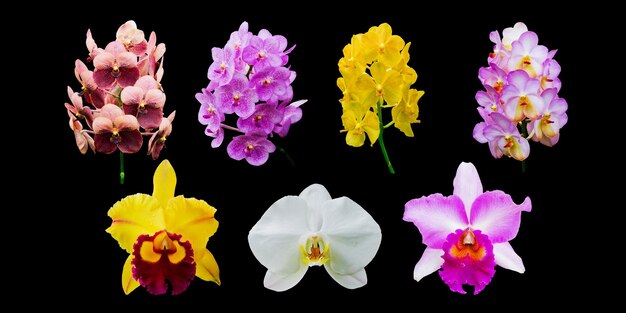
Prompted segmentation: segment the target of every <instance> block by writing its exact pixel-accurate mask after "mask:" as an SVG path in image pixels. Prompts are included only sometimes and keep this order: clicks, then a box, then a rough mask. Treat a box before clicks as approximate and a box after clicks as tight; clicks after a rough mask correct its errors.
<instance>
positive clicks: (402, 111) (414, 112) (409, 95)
mask: <svg viewBox="0 0 626 313" xmlns="http://www.w3.org/2000/svg"><path fill="white" fill-rule="evenodd" d="M423 95H424V91H423V90H419V91H418V90H415V89H409V90H407V91H406V92H405V94H404V97H403V98H402V101H400V103H398V105H397V106H395V107H393V108H392V109H391V118H392V120H393V122H394V125H395V126H396V128H397V129H399V130H400V131H402V132H403V133H404V134H405V135H406V136H407V137H413V129H412V128H411V124H413V123H419V120H418V119H417V117H418V115H419V107H418V106H417V102H418V101H419V99H420V98H421V97H422V96H423Z"/></svg>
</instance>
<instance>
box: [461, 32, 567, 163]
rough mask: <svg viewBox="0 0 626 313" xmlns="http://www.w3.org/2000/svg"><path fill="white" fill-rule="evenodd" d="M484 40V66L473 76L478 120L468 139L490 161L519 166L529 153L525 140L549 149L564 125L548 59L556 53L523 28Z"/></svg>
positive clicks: (554, 67) (556, 69)
mask: <svg viewBox="0 0 626 313" xmlns="http://www.w3.org/2000/svg"><path fill="white" fill-rule="evenodd" d="M489 38H490V39H491V41H492V42H493V43H494V48H493V52H491V53H490V54H489V57H488V58H487V61H488V62H489V67H483V68H481V69H479V71H478V78H479V79H480V81H481V83H482V84H483V86H484V87H485V89H486V91H478V93H476V101H477V102H478V104H479V105H480V107H478V113H479V114H480V116H481V117H482V118H483V121H482V122H479V123H478V124H477V125H476V127H475V128H474V132H473V136H474V139H476V141H478V142H480V143H488V145H489V150H490V151H491V154H492V155H493V156H494V157H495V158H500V157H502V156H503V155H506V156H508V157H512V158H514V159H516V160H519V161H524V160H525V159H526V158H527V157H528V155H529V154H530V146H529V145H528V139H531V138H532V139H533V141H537V142H540V143H542V144H544V145H546V146H550V147H551V146H553V145H554V144H556V143H557V142H558V140H559V137H560V129H561V128H562V127H563V126H564V125H565V123H567V114H566V113H565V112H566V111H567V102H566V101H565V100H564V99H562V98H559V96H558V91H559V90H560V89H561V81H560V80H559V78H558V75H559V74H560V73H561V66H560V65H559V63H558V62H557V61H556V60H555V59H554V56H555V54H556V50H552V51H550V50H548V48H546V47H544V46H542V45H539V39H538V36H537V34H536V33H534V32H531V31H528V28H527V27H526V25H524V23H517V24H515V26H513V27H510V28H506V29H505V30H504V31H503V37H502V38H500V35H499V33H498V32H497V31H494V32H491V34H489ZM552 103H554V104H552ZM553 111H554V112H553ZM496 114H498V117H494V116H493V115H496ZM503 118H504V119H506V120H508V122H507V121H505V120H503Z"/></svg>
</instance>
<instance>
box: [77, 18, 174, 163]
mask: <svg viewBox="0 0 626 313" xmlns="http://www.w3.org/2000/svg"><path fill="white" fill-rule="evenodd" d="M156 40H157V39H156V34H155V33H154V32H152V33H151V34H150V38H149V40H146V39H145V37H144V33H143V31H141V30H139V29H137V24H135V22H134V21H128V22H126V23H124V24H123V25H122V26H120V27H119V29H118V30H117V34H116V40H114V41H112V42H110V43H109V44H107V45H106V47H105V48H104V49H102V48H99V47H98V45H97V44H96V42H95V41H94V39H93V37H92V36H91V31H90V30H87V40H86V45H87V50H88V52H89V55H88V57H87V64H89V63H93V66H94V70H93V71H91V70H90V69H89V68H87V65H85V63H83V61H81V60H76V62H75V68H74V74H75V76H76V79H77V80H78V82H79V83H80V85H81V87H80V91H79V92H74V90H72V88H71V87H69V86H68V87H67V90H68V96H69V98H70V102H71V104H70V103H65V107H66V109H67V114H68V115H69V118H70V123H69V124H70V128H71V129H72V131H73V132H74V137H75V139H76V145H77V146H78V149H79V151H80V152H81V153H82V154H85V153H87V151H88V150H89V149H91V150H92V151H93V152H94V153H95V152H96V151H97V152H100V153H105V154H110V153H113V152H115V151H116V150H118V149H119V151H120V152H122V153H135V152H138V151H139V150H140V149H141V146H142V145H143V137H144V136H146V137H149V138H150V139H149V141H148V154H150V155H152V158H153V159H155V160H156V159H157V158H158V157H159V154H160V153H161V150H162V149H163V147H164V145H165V139H166V138H167V137H168V136H169V135H170V134H171V132H172V121H173V120H174V115H175V112H172V113H171V114H170V115H169V117H164V116H163V106H164V105H165V93H164V92H163V87H162V86H161V79H162V78H163V55H164V54H165V44H163V43H161V44H157V42H156ZM83 102H85V103H86V104H88V105H85V104H84V103H83ZM90 105H91V106H90ZM83 122H84V123H85V125H86V126H87V127H88V128H90V129H84V125H83ZM92 136H93V137H92Z"/></svg>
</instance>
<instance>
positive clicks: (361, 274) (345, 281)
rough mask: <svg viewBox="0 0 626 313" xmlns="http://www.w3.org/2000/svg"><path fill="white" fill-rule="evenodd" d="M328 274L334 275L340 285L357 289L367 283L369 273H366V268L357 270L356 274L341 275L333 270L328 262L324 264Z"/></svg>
mask: <svg viewBox="0 0 626 313" xmlns="http://www.w3.org/2000/svg"><path fill="white" fill-rule="evenodd" d="M324 267H325V268H326V271H327V272H328V275H330V277H332V278H333V279H334V280H335V281H336V282H337V283H339V285H341V286H343V287H345V288H348V289H356V288H360V287H363V286H365V284H367V274H366V273H365V269H362V270H360V271H357V272H356V273H354V274H348V275H341V274H339V273H337V272H335V271H333V270H332V269H331V268H330V266H328V265H327V264H325V265H324Z"/></svg>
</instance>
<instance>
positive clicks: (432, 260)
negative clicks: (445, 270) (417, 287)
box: [413, 248, 443, 281]
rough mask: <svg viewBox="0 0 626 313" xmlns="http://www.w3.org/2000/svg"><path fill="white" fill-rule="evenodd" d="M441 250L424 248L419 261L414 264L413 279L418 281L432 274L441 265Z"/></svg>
mask: <svg viewBox="0 0 626 313" xmlns="http://www.w3.org/2000/svg"><path fill="white" fill-rule="evenodd" d="M441 256H443V250H441V249H432V248H426V250H424V253H423V254H422V257H421V258H420V260H419V261H418V262H417V264H415V269H414V270H413V279H415V281H420V280H422V278H424V277H426V276H428V275H430V274H432V273H434V272H435V271H436V270H438V269H440V268H441V265H442V264H443V258H442V257H441Z"/></svg>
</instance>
